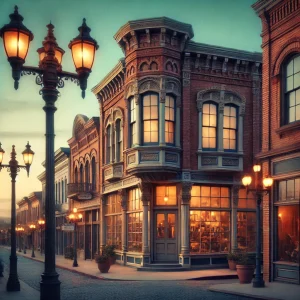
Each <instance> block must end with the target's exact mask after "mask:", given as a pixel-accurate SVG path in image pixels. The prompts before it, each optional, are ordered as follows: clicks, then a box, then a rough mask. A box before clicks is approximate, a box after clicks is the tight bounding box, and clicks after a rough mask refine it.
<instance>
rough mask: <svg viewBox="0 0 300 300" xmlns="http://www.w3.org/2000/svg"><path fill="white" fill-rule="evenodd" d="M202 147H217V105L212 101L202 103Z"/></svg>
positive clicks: (210, 148)
mask: <svg viewBox="0 0 300 300" xmlns="http://www.w3.org/2000/svg"><path fill="white" fill-rule="evenodd" d="M202 147H203V149H208V150H215V149H216V148H217V105H216V104H214V103H204V104H203V109H202Z"/></svg>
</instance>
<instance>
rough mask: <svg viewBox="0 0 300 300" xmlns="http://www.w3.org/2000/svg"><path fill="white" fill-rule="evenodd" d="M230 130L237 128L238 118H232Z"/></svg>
mask: <svg viewBox="0 0 300 300" xmlns="http://www.w3.org/2000/svg"><path fill="white" fill-rule="evenodd" d="M230 128H234V129H235V128H236V118H230Z"/></svg>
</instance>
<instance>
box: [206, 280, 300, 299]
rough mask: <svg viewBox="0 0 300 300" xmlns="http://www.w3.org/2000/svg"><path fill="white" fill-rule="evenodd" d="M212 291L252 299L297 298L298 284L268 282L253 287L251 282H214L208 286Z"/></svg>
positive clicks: (298, 294) (299, 297)
mask: <svg viewBox="0 0 300 300" xmlns="http://www.w3.org/2000/svg"><path fill="white" fill-rule="evenodd" d="M209 290H210V291H212V292H220V293H225V294H232V295H237V296H246V297H251V298H253V299H266V300H299V299H300V285H296V284H289V283H281V282H268V283H266V287H264V288H254V287H252V284H251V283H250V284H240V283H230V284H215V285H213V286H210V287H209Z"/></svg>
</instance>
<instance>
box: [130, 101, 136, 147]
mask: <svg viewBox="0 0 300 300" xmlns="http://www.w3.org/2000/svg"><path fill="white" fill-rule="evenodd" d="M129 103H130V115H129V119H130V128H129V131H130V133H129V138H130V141H129V145H130V146H131V147H133V146H134V144H135V143H136V104H135V100H134V98H133V97H132V98H130V99H129Z"/></svg>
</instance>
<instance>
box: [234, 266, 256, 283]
mask: <svg viewBox="0 0 300 300" xmlns="http://www.w3.org/2000/svg"><path fill="white" fill-rule="evenodd" d="M254 269H255V266H253V265H236V271H237V274H238V277H239V280H240V283H251V281H252V278H253V274H254Z"/></svg>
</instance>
